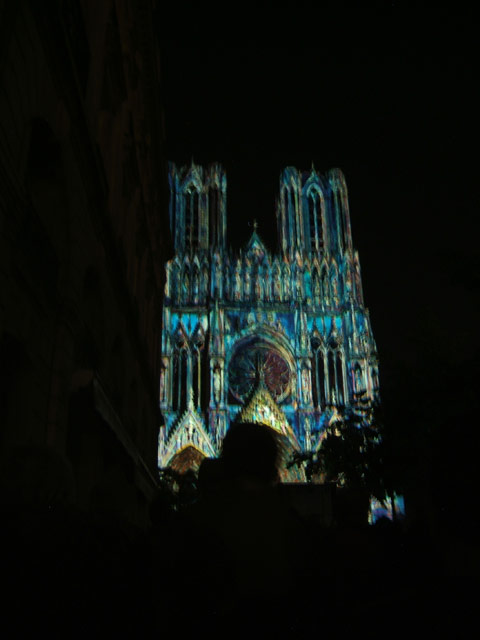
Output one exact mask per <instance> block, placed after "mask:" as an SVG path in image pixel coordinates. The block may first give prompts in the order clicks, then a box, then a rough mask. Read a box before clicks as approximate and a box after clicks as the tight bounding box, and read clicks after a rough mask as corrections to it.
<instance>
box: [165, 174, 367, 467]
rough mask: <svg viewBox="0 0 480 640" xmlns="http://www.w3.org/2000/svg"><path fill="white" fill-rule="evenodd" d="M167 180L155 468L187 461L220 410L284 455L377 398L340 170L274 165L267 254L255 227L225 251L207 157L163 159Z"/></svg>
mask: <svg viewBox="0 0 480 640" xmlns="http://www.w3.org/2000/svg"><path fill="white" fill-rule="evenodd" d="M169 180H170V192H171V198H170V225H171V230H172V235H173V238H174V244H175V257H174V258H173V259H172V260H171V261H169V262H168V263H167V265H166V270H167V281H166V291H165V305H164V319H163V339H162V373H161V384H160V408H161V411H162V414H163V416H164V419H165V425H164V427H162V429H161V431H160V442H159V466H160V467H166V466H172V467H174V468H176V469H177V470H179V471H184V470H186V469H188V468H193V469H196V468H198V465H199V464H200V462H201V460H202V459H203V457H205V456H207V457H212V456H216V455H218V453H219V450H220V447H221V442H222V440H223V437H224V435H225V433H226V431H227V429H228V427H229V424H230V423H231V422H232V421H233V420H244V421H251V422H261V423H264V424H267V425H269V426H270V427H271V428H272V429H274V430H275V431H276V432H277V434H278V435H279V437H280V438H281V439H282V441H283V442H284V444H285V448H286V450H290V451H291V452H292V453H293V452H294V451H308V450H315V449H318V448H320V447H321V443H322V439H323V437H324V434H325V429H326V427H327V426H328V425H329V424H330V422H331V421H332V419H334V418H336V417H338V415H339V414H340V415H342V414H344V413H345V412H348V411H349V409H351V408H352V406H353V403H354V402H355V400H356V398H358V397H359V396H360V395H362V397H364V398H365V397H366V398H368V399H369V400H370V401H373V400H374V399H375V398H376V396H377V395H378V362H377V356H376V346H375V341H374V339H373V335H372V331H371V327H370V320H369V315H368V310H367V309H366V308H365V306H364V303H363V294H362V284H361V277H360V264H359V260H358V253H357V252H356V251H355V250H354V249H353V246H352V235H351V228H350V214H349V208H348V195H347V187H346V184H345V178H344V176H343V174H342V172H341V171H340V170H339V169H332V170H330V171H328V172H327V173H326V174H324V175H320V174H319V173H317V172H316V171H315V169H313V168H312V169H311V171H308V172H301V171H298V170H297V169H295V168H293V167H287V168H286V169H285V170H284V171H283V172H282V174H281V176H280V193H279V199H278V202H277V227H278V240H279V242H278V246H279V248H280V249H279V253H278V254H274V255H272V254H270V253H269V251H268V250H267V249H266V247H265V245H264V243H263V242H262V240H261V238H260V236H259V235H258V233H257V230H256V228H254V230H253V233H252V235H251V238H250V240H249V242H248V243H247V245H246V246H245V247H244V249H243V250H241V251H240V252H238V253H233V252H232V251H228V250H227V248H226V221H227V212H226V175H225V172H224V171H223V169H222V167H221V166H220V165H218V164H213V165H210V166H208V167H207V168H202V167H199V166H197V165H195V164H193V162H192V164H191V166H190V167H182V168H177V167H176V166H175V165H173V164H171V165H170V168H169ZM287 476H288V472H287V471H286V470H285V471H284V478H287ZM290 479H291V478H290Z"/></svg>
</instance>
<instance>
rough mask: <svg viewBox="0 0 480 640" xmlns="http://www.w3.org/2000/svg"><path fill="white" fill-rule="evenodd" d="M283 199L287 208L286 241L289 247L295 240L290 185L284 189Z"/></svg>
mask: <svg viewBox="0 0 480 640" xmlns="http://www.w3.org/2000/svg"><path fill="white" fill-rule="evenodd" d="M283 201H284V208H285V241H286V244H287V248H288V247H290V246H291V245H292V243H293V241H294V237H293V217H292V216H293V213H292V212H293V207H292V193H291V191H290V189H289V188H288V187H285V189H284V190H283Z"/></svg>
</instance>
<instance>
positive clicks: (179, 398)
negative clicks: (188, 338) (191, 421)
mask: <svg viewBox="0 0 480 640" xmlns="http://www.w3.org/2000/svg"><path fill="white" fill-rule="evenodd" d="M187 380H188V347H187V345H186V343H183V344H182V343H180V344H178V345H177V348H176V350H175V354H174V359H173V389H172V407H173V410H174V411H178V412H180V413H181V412H182V411H185V409H186V408H187V391H188V389H187Z"/></svg>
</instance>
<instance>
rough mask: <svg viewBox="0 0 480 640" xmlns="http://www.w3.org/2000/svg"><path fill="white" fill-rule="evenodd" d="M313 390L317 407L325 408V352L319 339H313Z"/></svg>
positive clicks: (314, 402)
mask: <svg viewBox="0 0 480 640" xmlns="http://www.w3.org/2000/svg"><path fill="white" fill-rule="evenodd" d="M312 352H313V357H312V391H313V404H314V406H315V408H318V409H324V408H325V404H326V393H325V360H326V358H325V352H324V350H323V348H322V346H321V342H320V340H318V339H314V340H312Z"/></svg>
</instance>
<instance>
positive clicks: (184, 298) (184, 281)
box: [178, 265, 190, 304]
mask: <svg viewBox="0 0 480 640" xmlns="http://www.w3.org/2000/svg"><path fill="white" fill-rule="evenodd" d="M189 271H190V269H189V268H188V265H184V267H183V269H182V277H181V279H180V287H181V295H179V296H178V297H179V298H180V300H181V302H182V303H183V304H187V303H188V301H189V299H190V274H189Z"/></svg>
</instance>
